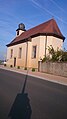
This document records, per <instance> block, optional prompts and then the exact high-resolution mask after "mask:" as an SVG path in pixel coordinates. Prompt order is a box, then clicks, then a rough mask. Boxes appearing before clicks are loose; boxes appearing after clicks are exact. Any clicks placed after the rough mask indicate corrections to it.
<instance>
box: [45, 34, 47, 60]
mask: <svg viewBox="0 0 67 119" xmlns="http://www.w3.org/2000/svg"><path fill="white" fill-rule="evenodd" d="M46 48H47V34H46V39H45V58H46Z"/></svg>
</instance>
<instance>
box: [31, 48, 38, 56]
mask: <svg viewBox="0 0 67 119" xmlns="http://www.w3.org/2000/svg"><path fill="white" fill-rule="evenodd" d="M36 48H37V46H33V47H32V58H36Z"/></svg>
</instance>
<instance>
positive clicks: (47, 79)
mask: <svg viewBox="0 0 67 119" xmlns="http://www.w3.org/2000/svg"><path fill="white" fill-rule="evenodd" d="M0 69H4V70H8V71H12V72H16V73H20V74H24V75H26V74H27V75H28V76H32V77H36V78H39V79H42V80H46V81H49V82H52V83H57V84H60V85H64V86H67V83H65V82H61V81H57V80H51V79H49V78H46V77H44V76H38V75H36V74H31V73H30V72H28V71H26V72H23V71H22V72H21V71H18V70H15V69H10V68H9V69H8V68H4V67H0Z"/></svg>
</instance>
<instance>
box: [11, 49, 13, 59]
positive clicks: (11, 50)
mask: <svg viewBox="0 0 67 119" xmlns="http://www.w3.org/2000/svg"><path fill="white" fill-rule="evenodd" d="M12 57H13V49H11V56H10V58H12Z"/></svg>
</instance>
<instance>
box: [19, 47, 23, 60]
mask: <svg viewBox="0 0 67 119" xmlns="http://www.w3.org/2000/svg"><path fill="white" fill-rule="evenodd" d="M21 56H22V48H19V58H21Z"/></svg>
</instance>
